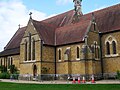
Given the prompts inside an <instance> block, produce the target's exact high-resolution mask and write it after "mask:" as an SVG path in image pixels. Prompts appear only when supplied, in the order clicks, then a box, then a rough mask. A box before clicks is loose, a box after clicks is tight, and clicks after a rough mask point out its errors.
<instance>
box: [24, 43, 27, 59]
mask: <svg viewBox="0 0 120 90" xmlns="http://www.w3.org/2000/svg"><path fill="white" fill-rule="evenodd" d="M27 48H28V47H27V41H25V48H24V50H25V53H24V55H25V61H27Z"/></svg>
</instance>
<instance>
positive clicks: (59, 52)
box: [58, 49, 62, 60]
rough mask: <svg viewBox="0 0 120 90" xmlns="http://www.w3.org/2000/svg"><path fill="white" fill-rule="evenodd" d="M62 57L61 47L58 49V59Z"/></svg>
mask: <svg viewBox="0 0 120 90" xmlns="http://www.w3.org/2000/svg"><path fill="white" fill-rule="evenodd" d="M61 57H62V56H61V49H59V51H58V59H59V60H61Z"/></svg>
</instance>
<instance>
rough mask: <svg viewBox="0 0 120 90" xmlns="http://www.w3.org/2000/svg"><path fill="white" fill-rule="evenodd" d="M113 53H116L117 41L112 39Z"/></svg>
mask: <svg viewBox="0 0 120 90" xmlns="http://www.w3.org/2000/svg"><path fill="white" fill-rule="evenodd" d="M112 48H113V54H116V42H115V41H112Z"/></svg>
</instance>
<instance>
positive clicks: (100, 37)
mask: <svg viewBox="0 0 120 90" xmlns="http://www.w3.org/2000/svg"><path fill="white" fill-rule="evenodd" d="M99 41H100V60H101V73H102V78H103V73H104V70H103V58H102V56H103V55H102V34H101V33H99Z"/></svg>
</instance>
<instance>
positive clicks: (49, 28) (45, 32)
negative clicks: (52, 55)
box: [32, 20, 55, 45]
mask: <svg viewBox="0 0 120 90" xmlns="http://www.w3.org/2000/svg"><path fill="white" fill-rule="evenodd" d="M32 22H33V25H34V27H35V28H36V30H37V32H38V33H39V36H40V38H41V39H42V40H43V41H44V44H47V45H54V39H55V27H54V26H53V25H50V24H47V23H45V22H42V21H41V22H39V21H35V20H32Z"/></svg>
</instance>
